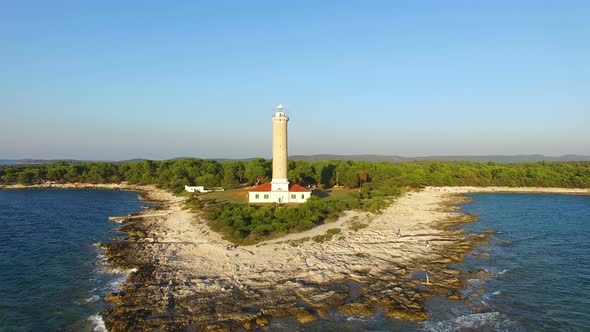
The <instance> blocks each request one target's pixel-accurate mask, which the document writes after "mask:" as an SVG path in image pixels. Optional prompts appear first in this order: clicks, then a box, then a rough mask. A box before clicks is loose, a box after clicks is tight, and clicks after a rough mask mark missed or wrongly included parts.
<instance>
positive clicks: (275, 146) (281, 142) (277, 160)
mask: <svg viewBox="0 0 590 332" xmlns="http://www.w3.org/2000/svg"><path fill="white" fill-rule="evenodd" d="M288 122H289V117H288V116H287V115H286V114H285V108H284V107H283V105H282V104H279V106H277V111H276V112H275V115H274V116H273V117H272V182H271V190H272V191H282V190H287V188H289V180H287V170H288V169H287V165H288V164H287V156H288V152H287V123H288Z"/></svg>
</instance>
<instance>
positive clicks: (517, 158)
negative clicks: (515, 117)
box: [289, 154, 590, 163]
mask: <svg viewBox="0 0 590 332" xmlns="http://www.w3.org/2000/svg"><path fill="white" fill-rule="evenodd" d="M289 158H290V159H293V160H307V161H320V160H352V161H361V160H362V161H389V162H410V161H421V160H428V161H434V160H437V161H472V162H490V161H492V162H496V163H525V162H537V161H549V162H551V161H590V156H587V155H573V154H569V155H562V156H559V157H552V156H544V155H540V154H532V155H451V156H425V157H401V156H389V155H376V154H368V155H332V154H316V155H310V156H305V155H294V156H289Z"/></svg>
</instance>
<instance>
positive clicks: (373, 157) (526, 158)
mask: <svg viewBox="0 0 590 332" xmlns="http://www.w3.org/2000/svg"><path fill="white" fill-rule="evenodd" d="M179 159H193V158H191V157H180V158H173V159H169V160H179ZM198 159H208V158H198ZM212 159H213V160H215V161H218V162H228V161H244V162H248V161H251V160H254V159H256V158H243V159H230V158H212ZM289 159H292V160H306V161H323V160H352V161H386V162H397V163H399V162H410V161H421V160H426V161H428V160H431V161H434V160H438V161H472V162H490V161H492V162H496V163H525V162H537V161H548V162H552V161H590V156H587V155H575V154H566V155H563V156H559V157H551V156H544V155H540V154H532V155H512V156H505V155H482V156H470V155H466V156H426V157H401V156H388V155H378V154H366V155H337V154H314V155H293V156H289ZM142 160H147V159H141V158H136V159H129V160H121V161H110V160H106V161H110V162H115V163H121V164H124V163H132V162H139V161H142ZM60 161H61V162H67V163H78V162H85V161H87V160H75V159H15V160H10V159H0V165H40V164H49V163H55V162H60Z"/></svg>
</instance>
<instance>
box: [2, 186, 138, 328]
mask: <svg viewBox="0 0 590 332" xmlns="http://www.w3.org/2000/svg"><path fill="white" fill-rule="evenodd" d="M145 204H146V203H145V202H142V201H141V200H140V198H139V194H138V193H136V192H131V191H115V190H98V189H96V190H95V189H92V190H87V189H26V190H0V331H61V330H70V331H101V330H104V323H103V321H102V318H101V317H100V312H101V311H102V310H104V309H105V308H106V305H107V304H106V303H105V302H104V301H103V298H104V296H105V295H107V294H108V293H110V292H114V291H117V289H118V286H119V284H120V283H122V282H124V280H125V278H126V273H124V272H111V271H109V270H108V269H107V265H106V264H105V262H104V252H103V250H102V249H101V247H100V245H99V244H100V243H101V242H107V241H111V240H112V239H113V238H115V237H120V236H121V235H122V234H120V233H118V232H117V228H118V227H119V226H120V225H119V224H116V223H111V222H109V221H108V217H109V216H116V215H127V214H129V213H135V212H138V211H140V210H141V209H142V206H143V205H145Z"/></svg>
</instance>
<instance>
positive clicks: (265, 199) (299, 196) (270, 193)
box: [248, 104, 311, 203]
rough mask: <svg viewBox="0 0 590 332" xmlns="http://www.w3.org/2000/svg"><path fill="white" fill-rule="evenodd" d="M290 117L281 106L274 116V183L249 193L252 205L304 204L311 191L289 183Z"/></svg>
mask: <svg viewBox="0 0 590 332" xmlns="http://www.w3.org/2000/svg"><path fill="white" fill-rule="evenodd" d="M288 123H289V117H288V116H287V114H286V113H285V108H284V107H283V105H282V104H279V105H278V106H277V108H276V111H275V114H274V115H273V116H272V181H271V182H268V183H264V184H262V185H260V186H258V187H255V188H252V189H251V190H250V191H248V201H249V202H250V203H304V202H305V201H307V199H308V198H309V197H310V196H311V191H310V190H308V189H306V188H304V187H302V186H300V185H298V184H294V183H289V180H288V178H287V176H288V170H289V169H288V152H287V151H288V149H287V124H288Z"/></svg>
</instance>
